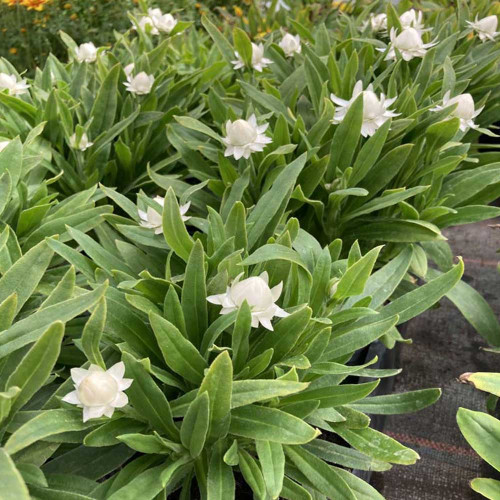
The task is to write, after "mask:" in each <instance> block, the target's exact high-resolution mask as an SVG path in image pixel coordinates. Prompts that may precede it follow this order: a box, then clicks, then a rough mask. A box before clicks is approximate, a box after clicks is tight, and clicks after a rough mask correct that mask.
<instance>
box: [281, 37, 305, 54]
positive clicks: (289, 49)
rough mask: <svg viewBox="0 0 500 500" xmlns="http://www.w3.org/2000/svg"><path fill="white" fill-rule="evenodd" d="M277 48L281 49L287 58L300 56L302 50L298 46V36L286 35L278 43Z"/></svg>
mask: <svg viewBox="0 0 500 500" xmlns="http://www.w3.org/2000/svg"><path fill="white" fill-rule="evenodd" d="M279 46H280V47H281V48H282V49H283V52H284V53H285V55H286V56H287V57H291V56H293V55H294V54H300V52H301V50H302V46H301V44H300V36H299V35H295V36H293V35H291V34H290V33H287V34H286V35H285V36H284V37H283V38H282V39H281V42H280V43H279Z"/></svg>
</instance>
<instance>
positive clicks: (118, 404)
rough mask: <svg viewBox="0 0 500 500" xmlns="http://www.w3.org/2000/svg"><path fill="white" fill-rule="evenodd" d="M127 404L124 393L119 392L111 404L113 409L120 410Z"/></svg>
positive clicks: (126, 397)
mask: <svg viewBox="0 0 500 500" xmlns="http://www.w3.org/2000/svg"><path fill="white" fill-rule="evenodd" d="M126 404H128V396H127V395H126V394H125V393H124V392H119V393H118V394H117V395H116V398H115V400H114V401H113V402H112V403H111V405H112V406H114V407H115V408H122V407H124V406H125V405H126Z"/></svg>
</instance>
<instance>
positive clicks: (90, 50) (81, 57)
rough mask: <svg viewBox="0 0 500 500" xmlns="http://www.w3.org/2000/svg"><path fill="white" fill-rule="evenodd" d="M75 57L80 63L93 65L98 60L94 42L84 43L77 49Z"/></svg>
mask: <svg viewBox="0 0 500 500" xmlns="http://www.w3.org/2000/svg"><path fill="white" fill-rule="evenodd" d="M75 57H76V60H77V61H78V62H80V63H83V62H86V63H92V62H94V61H95V60H96V59H97V48H96V46H95V45H94V44H93V43H92V42H87V43H82V44H81V45H80V46H79V47H77V48H76V50H75Z"/></svg>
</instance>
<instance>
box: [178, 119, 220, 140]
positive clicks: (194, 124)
mask: <svg viewBox="0 0 500 500" xmlns="http://www.w3.org/2000/svg"><path fill="white" fill-rule="evenodd" d="M174 118H175V120H176V121H177V122H178V123H180V124H181V125H182V126H183V127H186V128H189V129H191V130H196V132H200V133H202V134H203V135H207V136H208V137H211V138H212V139H215V140H216V141H217V142H220V141H221V137H220V135H219V134H217V133H216V132H214V131H213V130H212V129H211V128H209V127H207V126H206V125H205V124H204V123H202V122H200V121H199V120H196V119H195V118H192V117H190V116H174Z"/></svg>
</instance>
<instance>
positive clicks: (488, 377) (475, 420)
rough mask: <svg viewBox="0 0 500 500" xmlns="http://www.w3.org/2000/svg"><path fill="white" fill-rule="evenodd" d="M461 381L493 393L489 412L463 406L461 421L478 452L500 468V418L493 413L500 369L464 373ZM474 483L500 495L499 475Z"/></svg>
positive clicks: (498, 394) (499, 392)
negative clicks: (498, 370)
mask: <svg viewBox="0 0 500 500" xmlns="http://www.w3.org/2000/svg"><path fill="white" fill-rule="evenodd" d="M489 350H491V351H498V349H489ZM460 381H461V382H463V383H467V384H470V385H472V386H473V387H475V388H476V389H479V390H481V391H485V392H487V393H489V394H490V396H489V397H488V402H487V407H488V413H484V412H480V411H473V410H469V409H467V408H459V410H458V413H457V422H458V426H459V427H460V431H461V432H462V434H463V435H464V437H465V439H466V440H467V441H468V443H469V444H470V445H471V446H472V448H474V450H475V451H476V452H477V454H478V455H479V456H480V457H481V458H482V459H483V460H485V461H486V462H488V463H489V464H490V465H491V466H492V467H493V468H494V469H496V470H498V471H500V452H499V449H500V448H499V446H498V445H499V443H500V421H499V420H498V419H497V418H495V417H494V416H493V414H494V412H495V409H496V407H497V401H498V397H500V373H485V372H478V373H464V374H462V375H461V376H460ZM470 484H471V488H472V489H473V490H474V491H477V492H478V493H480V494H481V495H483V496H484V497H486V498H490V499H492V500H495V499H496V498H500V481H498V480H497V479H490V478H476V479H473V480H472V481H471V483H470Z"/></svg>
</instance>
